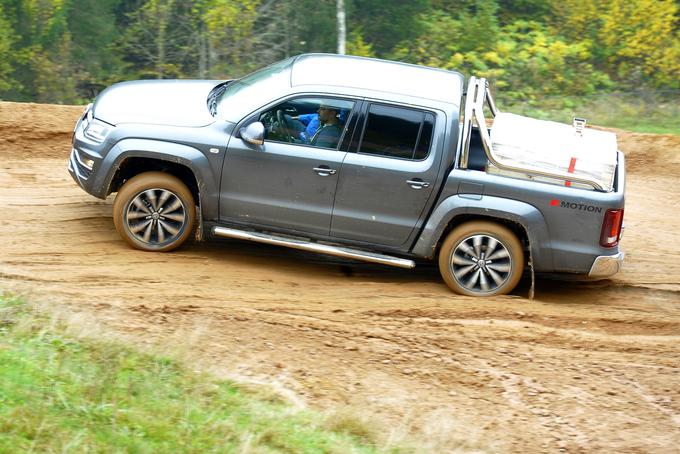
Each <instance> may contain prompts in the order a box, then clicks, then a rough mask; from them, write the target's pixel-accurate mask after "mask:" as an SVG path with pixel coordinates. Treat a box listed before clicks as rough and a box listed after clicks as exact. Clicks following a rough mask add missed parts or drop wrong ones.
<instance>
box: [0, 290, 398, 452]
mask: <svg viewBox="0 0 680 454" xmlns="http://www.w3.org/2000/svg"><path fill="white" fill-rule="evenodd" d="M262 395H263V394H262V393H259V396H262ZM354 424H357V425H356V426H354ZM395 450H396V448H395V449H393V450H391V451H395ZM0 452H12V453H17V452H134V453H162V452H167V453H170V452H172V453H176V452H182V453H191V452H195V453H205V452H227V453H231V452H233V453H274V452H286V453H375V452H379V448H378V447H377V444H376V441H375V439H374V438H372V435H371V432H370V431H369V430H364V429H362V427H361V424H360V423H356V422H350V421H345V422H343V423H342V424H337V421H336V422H335V423H332V422H331V423H328V421H326V420H325V419H324V418H323V417H322V416H320V415H319V414H317V413H314V412H311V411H306V410H305V411H296V410H293V409H291V407H290V406H288V405H286V404H285V403H284V402H281V401H280V400H279V399H275V398H262V397H258V393H257V392H251V391H248V390H246V389H243V388H239V387H238V386H236V385H234V384H233V383H229V382H225V381H219V380H216V379H214V378H212V377H210V376H207V375H201V374H196V373H192V372H189V371H187V370H185V369H183V368H182V367H181V366H180V365H178V364H177V363H176V362H175V361H173V360H170V359H167V358H162V357H157V356H153V355H149V354H145V353H139V352H136V351H133V350H131V349H129V348H127V347H124V346H121V345H118V344H116V343H113V342H103V341H97V340H91V339H84V340H83V339H75V338H72V337H69V336H67V335H66V334H65V330H64V329H63V327H60V326H59V325H58V324H55V323H54V322H51V320H49V319H47V318H46V317H45V316H41V315H39V314H37V313H36V312H34V311H33V310H32V309H31V307H30V306H29V305H27V304H25V303H24V302H23V301H21V300H20V299H17V298H15V297H11V296H7V295H5V296H2V295H0Z"/></svg>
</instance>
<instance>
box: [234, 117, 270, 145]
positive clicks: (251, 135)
mask: <svg viewBox="0 0 680 454" xmlns="http://www.w3.org/2000/svg"><path fill="white" fill-rule="evenodd" d="M239 132H240V134H241V138H242V139H243V140H245V141H246V142H248V143H250V144H253V145H264V125H263V124H262V123H260V122H259V121H256V122H255V123H251V124H249V125H248V126H246V127H245V128H241V130H240V131H239Z"/></svg>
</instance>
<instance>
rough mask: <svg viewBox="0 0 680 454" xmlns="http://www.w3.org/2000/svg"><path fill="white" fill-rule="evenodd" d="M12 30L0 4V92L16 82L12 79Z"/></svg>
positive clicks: (13, 38) (13, 37)
mask: <svg viewBox="0 0 680 454" xmlns="http://www.w3.org/2000/svg"><path fill="white" fill-rule="evenodd" d="M15 39H16V37H15V36H14V30H13V29H12V26H11V24H10V23H9V21H8V20H7V19H5V14H4V11H3V8H2V4H0V93H1V92H3V91H7V90H9V89H11V88H12V87H13V86H14V85H15V84H16V82H15V81H14V80H13V79H12V52H11V51H12V45H13V44H14V40H15Z"/></svg>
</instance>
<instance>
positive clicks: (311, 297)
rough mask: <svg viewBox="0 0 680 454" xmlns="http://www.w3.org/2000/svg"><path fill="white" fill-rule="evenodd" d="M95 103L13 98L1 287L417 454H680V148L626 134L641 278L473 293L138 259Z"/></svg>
mask: <svg viewBox="0 0 680 454" xmlns="http://www.w3.org/2000/svg"><path fill="white" fill-rule="evenodd" d="M81 112H82V108H81V107H64V106H44V105H34V104H14V103H0V212H1V213H2V223H1V224H0V288H3V289H5V290H11V291H15V292H20V293H23V294H26V295H28V296H29V297H30V298H31V299H33V300H36V301H38V300H39V301H43V302H46V303H47V304H48V305H49V306H50V307H52V308H53V309H54V310H55V311H62V312H63V311H68V312H69V313H71V314H77V315H79V316H81V317H82V320H88V323H95V324H96V327H97V328H96V330H97V331H98V333H99V334H102V335H105V334H107V333H108V334H115V335H118V336H122V337H123V338H125V339H127V340H129V341H131V342H134V343H136V344H138V345H143V346H155V348H159V347H160V348H167V349H168V350H169V351H180V352H184V357H185V358H186V359H187V360H188V361H189V362H190V363H191V364H193V365H195V367H196V368H199V369H203V370H206V369H207V370H210V371H212V372H214V373H216V374H218V375H220V376H222V377H229V378H235V379H238V380H243V381H252V382H263V383H269V384H273V385H274V386H276V387H278V388H279V389H281V390H282V392H284V393H285V394H286V395H288V396H289V397H290V399H291V400H293V401H294V402H298V403H300V404H304V405H308V406H311V407H315V408H321V409H329V408H338V407H343V408H344V407H347V408H349V409H350V410H352V411H356V412H357V413H360V414H362V415H364V416H366V417H367V418H369V419H371V420H373V421H376V422H375V424H377V426H378V427H381V428H382V429H381V430H383V431H384V432H383V436H384V440H385V444H386V445H389V443H391V442H394V441H399V440H400V439H401V438H402V437H404V436H405V435H406V434H410V436H412V437H415V438H416V439H417V440H419V441H418V445H419V446H420V448H419V449H418V451H419V452H468V451H478V452H479V451H481V452H484V451H491V452H560V451H561V452H659V453H665V452H677V449H678V446H680V221H678V219H679V218H680V202H679V201H680V138H678V137H675V136H662V135H648V134H633V133H627V132H623V131H617V132H618V134H619V145H620V148H621V149H622V150H623V151H624V152H625V153H626V156H627V164H628V185H627V204H626V215H625V223H626V231H625V236H624V239H623V242H622V243H623V248H624V250H625V251H626V252H627V258H626V263H625V269H624V271H623V272H621V273H620V274H618V275H617V276H615V277H614V278H613V279H611V280H606V281H601V282H591V283H569V282H554V281H548V280H539V281H538V282H537V287H536V298H535V299H534V300H528V299H527V298H526V295H527V292H528V289H529V283H528V282H527V280H526V279H525V280H524V281H523V283H522V284H521V285H520V287H519V288H518V289H517V290H516V291H515V292H514V294H513V295H510V296H507V297H497V298H489V299H473V298H468V297H462V296H456V295H454V294H452V293H450V292H449V290H448V289H447V288H446V287H445V285H444V284H443V283H442V282H441V280H440V277H439V275H438V272H437V269H436V268H435V267H434V266H431V265H430V266H428V265H423V266H418V267H417V268H416V269H415V270H413V271H405V270H399V269H393V268H388V267H383V266H378V265H370V264H362V263H357V262H349V261H340V260H337V259H332V258H326V257H323V256H319V255H312V254H307V253H302V252H299V251H293V250H288V249H283V248H276V247H269V246H264V245H259V244H254V243H246V242H240V241H235V240H234V241H228V240H212V241H207V242H203V243H194V244H191V245H189V246H187V247H184V248H182V249H181V250H179V251H177V252H174V253H169V254H154V253H144V252H140V251H135V250H132V249H130V248H129V247H128V246H126V244H125V243H124V242H123V241H122V240H121V239H120V238H119V237H118V235H117V234H116V231H115V229H114V226H113V223H112V221H111V212H112V198H109V199H108V200H106V201H102V200H98V199H95V198H93V197H91V196H90V195H88V194H86V193H85V192H83V191H82V190H81V189H79V188H78V186H77V185H76V184H75V183H74V182H73V181H72V180H71V178H70V176H69V175H68V172H67V170H66V163H67V156H68V154H69V151H70V146H69V141H70V135H71V130H72V128H73V125H74V124H75V120H76V118H77V116H78V115H79V114H80V113H81Z"/></svg>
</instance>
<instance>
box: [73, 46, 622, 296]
mask: <svg viewBox="0 0 680 454" xmlns="http://www.w3.org/2000/svg"><path fill="white" fill-rule="evenodd" d="M492 120H493V121H492ZM608 134H610V133H606V132H602V131H594V130H592V129H591V128H584V124H583V123H582V122H580V121H576V122H575V125H573V126H572V125H562V124H558V123H552V122H543V121H539V120H533V119H530V118H526V117H520V116H517V115H512V114H506V113H503V112H500V111H499V110H498V108H497V107H496V106H495V104H494V101H493V99H492V97H491V94H490V92H489V89H488V86H487V82H486V81H485V80H484V79H478V78H475V77H471V78H469V80H468V81H467V84H465V80H464V77H463V76H462V75H461V74H459V73H457V72H452V71H445V70H440V69H434V68H427V67H421V66H414V65H408V64H403V63H397V62H390V61H381V60H375V59H367V58H358V57H347V56H338V55H324V54H310V55H301V56H297V57H293V58H290V59H287V60H284V61H281V62H278V63H275V64H273V65H271V66H268V67H266V68H264V69H262V70H260V71H257V72H255V73H252V74H250V75H248V76H246V77H243V78H241V79H237V80H229V81H226V82H225V81H214V80H195V81H189V80H182V81H178V80H162V81H133V82H124V83H119V84H115V85H113V86H111V87H109V88H107V89H106V90H104V91H103V92H102V93H101V94H100V95H99V96H98V97H97V98H96V100H95V101H94V103H93V104H91V105H89V106H88V107H87V108H86V110H85V112H84V114H83V115H82V117H81V118H80V119H79V120H78V123H77V124H76V127H75V132H74V136H73V149H72V151H71V156H70V160H69V163H68V169H69V172H70V174H71V176H72V177H73V179H74V180H75V181H76V182H77V183H78V185H80V187H81V188H83V189H84V190H85V191H87V192H88V193H90V194H92V195H93V196H95V197H98V198H102V199H104V198H106V197H107V196H108V195H109V194H111V193H113V192H117V196H116V198H115V201H114V205H113V220H114V224H115V227H116V229H117V231H118V232H119V233H120V235H121V236H122V238H123V239H124V240H125V241H126V242H127V243H129V244H130V245H131V246H133V247H135V248H138V249H142V250H147V251H170V250H172V249H175V248H177V247H178V246H180V245H181V244H182V243H184V242H185V240H187V238H189V237H190V236H191V235H192V233H193V234H196V236H197V237H198V238H203V237H204V236H206V235H213V236H219V237H230V238H240V239H246V240H252V241H257V242H263V243H269V244H276V245H281V246H287V247H293V248H298V249H303V250H308V251H315V252H320V253H323V254H331V255H335V256H340V257H346V258H350V259H355V260H365V261H370V262H376V263H382V264H386V265H392V266H397V267H404V268H412V267H414V266H415V263H416V262H415V260H438V264H439V269H440V271H441V275H442V277H443V278H444V281H445V282H446V284H447V285H448V286H449V287H450V288H451V289H452V290H454V291H456V292H458V293H462V294H466V295H473V296H490V295H499V294H505V293H508V292H510V291H512V290H513V288H514V287H515V286H516V285H517V283H518V282H519V280H520V278H521V277H522V275H523V272H524V271H525V270H530V271H532V272H534V271H535V272H536V273H546V274H551V275H555V274H568V275H572V276H574V275H578V276H581V277H584V278H587V277H589V278H603V277H608V276H611V275H612V274H614V273H616V272H617V271H618V270H619V268H620V265H621V263H622V260H623V252H621V251H620V250H619V247H618V244H619V238H620V236H621V233H622V228H623V227H622V226H623V208H624V181H625V180H624V176H625V165H624V159H623V154H622V153H621V152H619V151H618V150H617V149H616V142H615V137H614V139H613V142H612V140H611V139H612V138H611V137H609V136H608ZM611 136H613V135H611Z"/></svg>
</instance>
